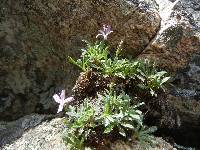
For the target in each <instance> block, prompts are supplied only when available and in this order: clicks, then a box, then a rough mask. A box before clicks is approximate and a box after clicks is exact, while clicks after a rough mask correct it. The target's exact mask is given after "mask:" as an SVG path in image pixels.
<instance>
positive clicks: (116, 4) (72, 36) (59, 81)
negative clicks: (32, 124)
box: [0, 0, 160, 120]
mask: <svg viewBox="0 0 200 150" xmlns="http://www.w3.org/2000/svg"><path fill="white" fill-rule="evenodd" d="M0 6H1V8H2V9H1V11H0V14H1V16H2V17H1V18H0V28H1V30H0V39H1V40H0V51H1V53H0V120H14V119H17V118H19V117H21V116H24V115H27V114H30V113H32V112H37V113H55V112H56V107H57V104H56V103H55V102H54V101H53V100H52V95H53V94H54V93H55V92H58V91H61V89H63V88H65V89H66V91H67V93H66V95H70V94H71V88H72V87H73V84H74V82H75V79H76V77H77V76H78V69H75V68H74V67H73V66H72V65H71V64H68V63H67V56H72V57H78V56H79V54H80V51H79V50H80V48H83V47H84V43H83V42H82V40H83V39H86V40H89V41H92V40H94V39H95V36H96V35H97V34H98V29H100V27H101V26H102V25H103V24H110V25H111V26H112V29H113V30H114V32H113V34H111V36H110V37H109V41H110V43H111V45H112V46H116V45H117V44H118V43H119V42H120V40H124V46H125V47H126V50H127V52H128V53H129V54H131V55H133V56H134V55H137V54H139V53H140V52H141V51H142V50H143V49H144V48H145V47H146V45H147V44H148V43H149V41H151V39H152V38H153V37H154V36H155V34H156V32H157V30H158V29H159V26H160V17H159V15H158V12H157V10H156V3H155V2H154V1H152V2H149V3H147V2H145V0H133V1H127V0H109V1H108V0H81V1H80V0H67V1H66V0H61V1H59V2H58V1H55V0H53V1H48V2H47V1H42V0H22V1H21V0H16V1H12V0H8V1H5V2H3V3H1V4H0Z"/></svg>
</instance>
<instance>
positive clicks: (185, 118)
mask: <svg viewBox="0 0 200 150" xmlns="http://www.w3.org/2000/svg"><path fill="white" fill-rule="evenodd" d="M157 2H158V4H159V9H160V10H159V11H160V13H159V14H160V16H161V18H162V21H161V28H160V30H159V32H158V34H157V35H156V37H155V38H154V39H153V40H152V41H151V43H150V44H149V45H148V46H147V48H146V49H145V50H144V52H143V53H142V55H141V57H147V58H150V59H153V60H156V62H157V64H158V66H159V67H161V68H165V69H166V70H168V71H170V72H171V73H173V74H174V79H173V82H172V87H170V88H169V91H170V94H169V95H168V96H167V98H166V99H167V100H168V101H169V102H170V103H172V105H173V106H175V108H176V109H177V111H178V114H179V117H180V118H179V119H180V120H179V124H180V127H179V128H178V129H176V130H175V131H172V132H171V133H170V135H171V136H174V137H175V140H176V141H177V142H179V143H182V144H184V145H190V146H191V145H193V146H197V147H199V141H200V137H199V135H200V127H199V124H200V113H199V110H200V107H199V106H200V103H199V100H200V86H199V85H200V55H199V53H200V1H199V0H176V1H168V0H163V1H159V0H157ZM168 132H169V131H168Z"/></svg>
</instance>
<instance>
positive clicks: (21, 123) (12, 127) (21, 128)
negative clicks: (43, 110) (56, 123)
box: [0, 114, 53, 148]
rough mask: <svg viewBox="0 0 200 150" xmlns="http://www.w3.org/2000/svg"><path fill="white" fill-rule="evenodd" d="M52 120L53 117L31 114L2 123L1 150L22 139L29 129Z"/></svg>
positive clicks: (0, 123) (0, 124)
mask: <svg viewBox="0 0 200 150" xmlns="http://www.w3.org/2000/svg"><path fill="white" fill-rule="evenodd" d="M51 118H53V116H52V115H38V114H31V115H27V116H24V117H23V118H20V119H18V120H16V121H12V122H6V121H0V148H1V147H2V146H4V145H6V144H9V143H12V142H13V141H14V140H16V139H18V138H19V137H21V136H22V135H23V134H24V132H25V131H27V130H28V129H30V128H33V127H35V126H37V125H39V124H41V123H42V122H43V121H45V120H48V119H51Z"/></svg>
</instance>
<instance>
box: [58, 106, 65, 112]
mask: <svg viewBox="0 0 200 150" xmlns="http://www.w3.org/2000/svg"><path fill="white" fill-rule="evenodd" d="M63 106H64V105H63V104H60V105H59V107H58V111H57V113H59V112H61V111H62V110H63Z"/></svg>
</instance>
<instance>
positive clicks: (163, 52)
mask: <svg viewBox="0 0 200 150" xmlns="http://www.w3.org/2000/svg"><path fill="white" fill-rule="evenodd" d="M157 2H158V4H159V7H160V15H161V18H162V21H161V28H160V30H159V32H158V34H157V35H156V37H155V38H154V39H153V40H152V41H151V43H150V44H149V45H148V46H147V48H146V49H145V50H144V52H143V53H142V55H141V57H146V58H149V59H152V60H154V61H156V62H157V63H158V66H160V67H162V68H165V69H167V70H169V71H171V72H176V71H177V70H179V69H180V68H184V67H185V65H186V64H187V62H188V60H189V59H190V57H191V56H192V54H194V53H197V52H199V50H200V32H199V31H200V30H199V29H200V21H199V20H200V13H199V7H200V5H199V3H200V1H199V0H176V1H175V2H170V1H168V0H164V1H159V0H157Z"/></svg>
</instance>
